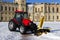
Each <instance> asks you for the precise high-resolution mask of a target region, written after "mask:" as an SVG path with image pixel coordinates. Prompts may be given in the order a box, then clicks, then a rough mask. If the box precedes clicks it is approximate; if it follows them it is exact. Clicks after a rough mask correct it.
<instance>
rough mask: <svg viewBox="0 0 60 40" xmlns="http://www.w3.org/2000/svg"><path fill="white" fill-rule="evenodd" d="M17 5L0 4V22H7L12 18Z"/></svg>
mask: <svg viewBox="0 0 60 40" xmlns="http://www.w3.org/2000/svg"><path fill="white" fill-rule="evenodd" d="M17 7H18V5H17V4H14V3H3V2H0V21H4V22H5V21H9V20H10V19H12V18H13V17H14V12H15V10H16V9H17Z"/></svg>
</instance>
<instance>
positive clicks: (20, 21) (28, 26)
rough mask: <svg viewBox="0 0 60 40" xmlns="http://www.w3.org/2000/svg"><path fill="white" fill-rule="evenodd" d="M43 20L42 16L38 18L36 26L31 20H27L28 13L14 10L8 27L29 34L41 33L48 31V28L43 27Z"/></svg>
mask: <svg viewBox="0 0 60 40" xmlns="http://www.w3.org/2000/svg"><path fill="white" fill-rule="evenodd" d="M43 22H44V17H43V18H42V19H41V20H40V24H39V26H37V25H36V24H35V23H34V22H33V21H31V20H29V17H28V13H27V12H23V11H18V10H16V11H15V16H14V18H13V19H11V20H10V21H9V23H8V28H9V30H10V31H16V29H17V28H18V29H19V32H20V33H21V34H31V33H33V34H34V35H41V34H42V33H45V34H46V33H47V32H50V30H49V29H43V28H42V24H43Z"/></svg>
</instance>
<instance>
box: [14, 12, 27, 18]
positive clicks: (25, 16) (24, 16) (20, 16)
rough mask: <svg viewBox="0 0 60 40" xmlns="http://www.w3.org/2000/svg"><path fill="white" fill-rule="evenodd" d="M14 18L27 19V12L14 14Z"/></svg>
mask: <svg viewBox="0 0 60 40" xmlns="http://www.w3.org/2000/svg"><path fill="white" fill-rule="evenodd" d="M15 18H28V14H27V12H20V13H16V14H15Z"/></svg>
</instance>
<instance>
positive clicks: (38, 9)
mask: <svg viewBox="0 0 60 40" xmlns="http://www.w3.org/2000/svg"><path fill="white" fill-rule="evenodd" d="M29 5H31V4H29ZM32 7H33V13H32V12H30V17H32V16H33V18H30V19H31V20H33V21H39V20H40V19H41V16H42V15H41V14H44V16H45V21H60V11H59V10H60V4H58V3H35V4H34V5H33V6H32ZM28 8H30V7H28ZM31 10H32V9H31Z"/></svg>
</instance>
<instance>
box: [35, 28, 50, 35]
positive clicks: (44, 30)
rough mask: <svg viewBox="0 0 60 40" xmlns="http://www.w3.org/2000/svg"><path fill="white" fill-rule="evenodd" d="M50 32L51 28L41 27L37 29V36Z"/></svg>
mask: <svg viewBox="0 0 60 40" xmlns="http://www.w3.org/2000/svg"><path fill="white" fill-rule="evenodd" d="M49 32H50V29H39V30H37V34H36V36H40V35H42V34H43V33H45V34H47V33H49Z"/></svg>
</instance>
